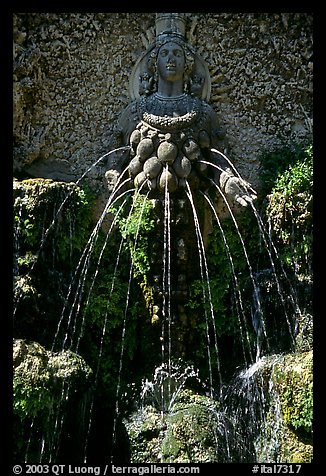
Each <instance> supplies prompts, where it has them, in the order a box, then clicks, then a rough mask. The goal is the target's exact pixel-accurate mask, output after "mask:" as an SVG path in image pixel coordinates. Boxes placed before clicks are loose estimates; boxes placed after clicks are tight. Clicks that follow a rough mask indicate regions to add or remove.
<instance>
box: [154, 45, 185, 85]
mask: <svg viewBox="0 0 326 476" xmlns="http://www.w3.org/2000/svg"><path fill="white" fill-rule="evenodd" d="M184 69H185V55H184V51H183V49H182V47H181V46H179V45H178V44H177V43H175V42H173V41H170V42H168V43H165V44H164V45H162V46H161V48H160V50H159V52H158V57H157V71H158V74H159V76H160V77H161V78H162V79H164V80H166V81H179V80H182V79H183V73H184Z"/></svg>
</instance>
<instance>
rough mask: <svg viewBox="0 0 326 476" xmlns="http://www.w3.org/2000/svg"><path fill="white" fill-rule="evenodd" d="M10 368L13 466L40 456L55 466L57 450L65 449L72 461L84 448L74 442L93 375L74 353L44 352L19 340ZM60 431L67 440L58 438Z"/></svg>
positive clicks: (30, 343)
mask: <svg viewBox="0 0 326 476" xmlns="http://www.w3.org/2000/svg"><path fill="white" fill-rule="evenodd" d="M13 367H14V369H13V407H14V411H13V420H14V425H13V434H14V442H15V444H14V447H13V453H14V457H15V459H16V461H19V460H25V461H27V462H35V461H36V462H37V461H39V458H40V455H41V454H43V457H44V458H45V459H48V460H52V461H54V458H55V457H56V456H57V452H58V450H59V449H60V448H61V449H62V448H64V449H65V448H69V450H70V451H71V457H72V458H73V457H74V455H73V454H72V453H73V452H74V451H80V448H82V446H81V445H79V443H77V442H79V441H80V440H79V439H80V438H82V437H83V432H84V431H85V428H82V421H81V420H82V418H83V417H82V415H83V412H84V411H85V403H87V401H88V400H87V394H88V392H89V390H90V388H91V384H92V370H91V369H90V367H89V366H88V365H87V364H86V363H85V361H84V360H83V359H82V358H81V357H80V356H79V355H77V354H74V353H73V352H70V351H62V352H51V351H47V350H45V348H44V347H43V346H41V345H40V344H38V343H37V342H27V341H25V340H22V339H14V346H13ZM59 417H60V418H59ZM63 427H65V428H66V430H67V434H68V432H69V434H70V441H68V440H69V438H68V437H67V438H68V440H65V438H64V437H61V429H62V428H63ZM71 435H74V437H73V438H71ZM69 445H70V446H69ZM73 445H75V446H76V448H77V447H78V445H79V446H80V447H79V448H77V449H76V448H73Z"/></svg>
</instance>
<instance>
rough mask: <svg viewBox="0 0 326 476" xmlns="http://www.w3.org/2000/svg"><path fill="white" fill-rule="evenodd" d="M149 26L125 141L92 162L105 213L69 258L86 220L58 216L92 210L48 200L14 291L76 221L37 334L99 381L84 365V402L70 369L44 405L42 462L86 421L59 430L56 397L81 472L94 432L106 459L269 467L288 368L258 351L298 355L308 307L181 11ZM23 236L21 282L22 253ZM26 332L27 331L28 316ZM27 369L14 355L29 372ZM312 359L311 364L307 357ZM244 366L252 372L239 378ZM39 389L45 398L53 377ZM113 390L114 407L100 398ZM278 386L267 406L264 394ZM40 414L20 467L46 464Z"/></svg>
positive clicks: (68, 199) (71, 199)
mask: <svg viewBox="0 0 326 476" xmlns="http://www.w3.org/2000/svg"><path fill="white" fill-rule="evenodd" d="M155 27H156V29H155V39H154V42H153V44H151V45H150V46H149V47H148V49H147V50H146V52H145V53H144V54H143V55H142V56H141V57H140V58H139V59H138V61H137V62H136V64H135V66H134V68H133V70H132V72H131V76H130V96H131V102H130V104H129V105H128V106H127V107H126V109H125V110H124V111H123V112H122V114H121V116H120V120H119V123H118V124H117V127H116V130H115V132H114V136H115V145H116V147H115V148H114V149H112V150H110V151H109V152H107V153H106V154H105V155H104V156H102V157H101V158H100V159H98V160H97V161H96V163H95V164H94V165H93V166H94V167H96V165H97V164H98V163H99V162H100V163H101V164H102V163H103V164H104V163H105V168H106V171H105V179H106V182H107V189H108V192H109V197H108V200H107V203H106V205H105V207H104V210H103V212H102V214H101V217H100V219H99V220H98V222H97V223H96V225H95V227H94V228H93V230H92V231H91V233H90V234H89V235H88V236H87V237H86V238H85V237H84V238H85V241H86V245H85V246H84V248H81V249H80V250H79V251H80V254H79V255H78V257H76V256H74V254H73V245H72V243H74V246H75V247H76V241H75V242H74V241H73V240H74V239H75V235H74V230H75V229H77V228H78V227H80V226H81V223H82V218H81V217H79V216H78V213H76V216H73V214H71V215H69V218H68V217H67V215H65V213H64V212H65V210H67V209H68V210H69V207H70V209H72V208H73V207H75V206H76V203H80V202H81V201H82V200H83V199H84V200H85V202H87V200H86V199H85V197H81V196H80V195H79V193H80V192H79V191H78V189H77V187H71V188H70V189H68V190H66V191H65V194H64V196H61V197H59V199H58V200H57V199H56V198H55V200H54V203H55V205H54V207H53V216H50V219H49V216H48V215H47V209H45V210H44V211H43V213H44V228H43V229H42V231H41V247H40V249H39V250H38V252H37V254H35V255H33V256H30V260H31V263H32V264H31V266H30V267H29V272H28V273H27V276H26V277H25V280H24V282H23V283H21V284H20V289H21V290H22V289H23V288H24V289H26V287H27V285H28V284H29V281H28V279H27V278H29V276H30V275H31V274H32V272H35V271H36V272H37V271H38V270H39V269H40V267H41V262H42V260H45V261H46V260H47V259H48V257H47V256H46V255H47V253H48V252H49V249H51V246H49V245H50V240H53V241H52V243H54V240H55V238H56V236H60V226H67V224H66V220H67V219H68V222H69V224H68V226H69V230H70V234H71V238H72V241H71V242H70V245H69V251H68V252H67V249H66V248H65V252H64V259H66V260H67V259H68V257H69V261H70V262H71V265H72V268H73V269H74V271H73V272H71V270H70V274H69V279H68V278H67V280H66V281H65V280H62V281H60V279H61V277H60V276H56V275H55V263H56V262H57V261H58V256H57V255H56V251H55V249H56V248H55V246H53V247H52V262H53V276H54V279H55V280H57V281H56V282H60V283H61V287H60V297H61V304H62V309H61V310H60V311H59V316H60V317H59V319H57V320H56V321H54V326H53V327H52V328H51V329H50V328H49V329H44V330H42V332H43V334H42V332H40V340H42V339H43V335H46V338H47V339H48V340H49V339H50V340H51V352H52V354H50V356H48V357H47V358H49V359H50V360H51V359H53V358H54V356H56V353H59V354H60V353H62V355H63V356H65V355H66V354H65V352H71V354H68V357H67V358H71V359H72V360H74V356H75V355H79V354H80V355H82V356H84V355H85V356H87V357H88V358H89V360H90V361H91V367H92V372H91V371H90V369H89V367H88V366H87V365H86V364H85V365H84V367H83V364H82V363H79V367H78V370H80V369H82V370H83V371H84V372H85V375H86V376H87V378H86V377H85V376H83V375H82V376H81V377H80V380H81V382H82V388H83V389H84V387H85V381H87V383H88V390H87V391H86V392H84V393H83V391H81V390H80V389H79V387H78V384H77V387H75V383H76V382H75V380H73V383H71V381H70V380H71V376H70V374H69V372H67V373H66V374H65V373H64V372H62V374H60V378H62V379H63V380H62V384H61V385H62V392H61V397H60V396H59V397H58V398H59V405H58V404H57V403H55V404H54V403H50V404H49V408H51V410H50V416H51V417H50V418H48V420H47V422H50V423H47V425H50V428H52V429H53V428H54V433H55V435H56V438H53V439H51V438H50V437H49V434H50V432H49V431H48V429H47V431H46V432H43V434H42V444H41V450H40V451H39V455H40V457H39V460H40V461H43V462H44V461H45V460H46V459H47V458H49V460H50V461H51V462H53V461H59V459H60V457H61V458H62V455H64V457H65V458H68V459H69V456H67V454H66V452H65V450H64V449H63V447H64V445H65V444H68V447H69V444H71V442H70V440H69V437H70V436H69V435H70V434H71V433H72V432H73V424H74V421H75V420H74V418H75V419H76V418H77V419H78V416H75V417H74V418H72V419H71V420H72V422H73V423H72V424H70V423H69V421H68V422H66V421H65V418H64V410H63V409H62V408H63V405H62V404H61V402H64V401H65V400H69V399H71V398H72V397H71V395H76V394H77V395H79V394H80V392H81V393H82V395H80V398H79V400H78V399H77V400H78V402H77V403H78V405H77V406H78V408H79V410H78V411H79V412H80V414H79V415H82V417H81V418H82V424H81V426H82V430H81V431H80V434H81V435H82V436H80V435H79V436H80V439H82V440H83V441H81V442H80V445H79V448H78V451H76V454H77V453H78V458H83V459H84V461H85V462H86V461H87V462H88V461H90V462H92V460H94V462H96V463H97V461H96V457H98V454H97V453H96V450H97V448H96V446H97V445H98V443H99V441H98V439H97V435H96V433H97V429H98V428H101V429H102V431H103V434H101V444H103V450H102V454H103V455H104V456H102V458H103V461H105V462H106V461H113V462H121V461H125V462H126V461H127V462H129V461H130V462H136V463H141V462H143V463H148V462H158V463H160V462H188V463H189V462H190V463H191V462H255V461H256V460H257V451H258V450H257V448H263V449H262V450H261V453H262V454H264V455H267V457H268V458H269V461H274V460H273V458H276V459H275V461H276V460H277V458H278V456H275V454H277V455H278V454H279V453H278V446H277V445H278V444H280V443H279V441H278V440H277V435H276V434H274V433H273V435H272V439H273V445H274V446H273V448H272V449H270V448H267V447H266V445H265V446H264V442H262V441H261V439H259V438H260V436H261V434H263V433H264V432H265V434H266V435H267V433H268V432H270V431H271V429H270V425H271V423H270V422H268V421H266V414H268V412H270V407H273V405H274V407H273V408H275V409H277V412H278V413H277V414H278V415H280V412H281V410H280V409H281V406H282V404H284V401H285V400H286V398H285V400H284V398H283V396H280V393H279V392H278V391H276V390H275V389H280V388H281V387H282V385H281V383H280V382H279V380H278V377H277V376H276V377H275V375H274V369H277V370H278V372H280V371H281V370H280V368H281V367H280V366H281V365H282V362H283V360H282V359H281V358H279V357H277V358H275V359H274V358H273V357H271V358H270V359H268V358H265V355H266V354H267V355H268V354H273V352H275V349H276V351H277V352H282V351H283V350H284V349H289V348H291V349H292V348H295V345H296V336H297V333H298V329H297V327H296V326H297V317H298V316H299V315H301V314H300V313H301V311H300V308H299V305H298V302H297V299H296V297H295V296H294V294H293V293H292V292H291V293H290V294H286V292H287V289H289V288H285V287H284V282H289V280H288V279H287V278H288V277H287V275H286V272H285V270H284V268H282V267H280V265H279V259H278V254H277V250H276V248H275V246H274V244H273V242H272V240H271V237H270V235H269V234H268V233H267V231H266V228H265V225H264V223H263V221H262V219H261V216H260V214H259V213H258V211H257V209H256V207H255V202H256V201H257V193H256V192H255V190H254V189H253V188H252V186H251V185H250V183H248V182H247V181H246V180H244V179H243V178H242V177H241V175H240V174H239V173H238V171H237V169H236V168H235V166H234V165H233V164H232V162H231V161H230V159H229V158H228V157H227V156H226V155H225V154H224V152H222V151H220V146H219V125H218V122H217V118H216V114H215V112H214V110H213V108H212V107H211V106H210V105H209V99H210V89H211V88H210V77H209V72H208V68H207V65H206V64H205V61H204V60H203V59H202V58H201V57H200V56H199V55H198V54H197V53H196V51H195V50H194V48H193V47H192V46H191V45H190V44H189V43H187V41H186V23H185V16H184V14H180V13H160V14H156V23H155ZM86 174H87V172H86ZM76 185H78V181H77V184H76ZM24 200H25V197H24V196H22V197H20V204H21V208H20V209H19V211H18V212H17V216H18V220H17V221H18V222H19V223H21V222H22V221H23V220H24V219H25V218H24V208H23V206H24ZM56 200H57V201H56ZM77 209H78V208H77ZM108 217H109V220H108V222H109V225H108V227H107V230H106V233H105V234H104V237H103V236H102V235H101V227H102V225H103V222H104V220H107V218H108ZM25 221H26V219H25ZM246 221H247V222H248V223H249V226H253V225H252V224H253V223H255V226H254V227H253V228H252V229H251V232H252V234H253V235H254V238H257V240H256V241H260V242H261V243H262V245H261V248H262V249H263V251H262V256H263V258H264V264H266V263H267V264H268V268H267V265H266V269H265V268H264V269H263V270H261V269H260V270H259V271H257V269H256V267H254V265H253V263H252V253H251V250H250V249H249V248H250V244H248V243H249V242H248V241H246V239H245V237H244V234H243V225H244V223H246ZM26 223H27V225H29V223H28V221H27V222H26ZM57 226H58V227H59V228H58V230H59V231H57V232H56V231H55V230H56V227H57ZM244 226H245V225H244ZM16 231H17V233H16V236H15V243H17V246H16V248H15V251H16V255H17V263H18V262H19V260H20V265H18V264H17V266H16V267H17V270H18V271H17V273H18V275H19V272H20V271H19V269H21V268H20V267H21V266H22V260H21V258H20V256H21V253H22V251H21V249H20V248H19V247H20V239H19V228H17V230H16ZM85 231H86V230H85ZM230 236H232V239H231V240H230ZM231 241H232V243H231ZM84 243H85V242H84ZM108 244H110V246H108ZM76 248H77V247H76ZM239 250H240V253H239ZM239 254H240V255H241V256H240V258H239ZM236 260H238V261H240V262H241V264H239V263H238V262H236ZM29 264H30V263H29ZM222 264H223V266H221V265H222ZM24 265H25V266H27V263H25V264H24ZM105 266H109V267H108V268H107V269H103V268H105ZM18 281H19V279H17V282H18ZM290 288H291V286H290ZM29 289H30V290H29V293H30V297H31V299H33V296H34V295H35V294H36V291H35V290H34V289H33V286H32V285H31V286H30V288H29ZM271 289H273V292H274V293H275V294H276V295H278V297H279V303H278V306H276V305H275V309H276V310H277V311H279V312H280V319H279V321H278V322H277V324H276V326H278V327H279V333H278V334H277V336H276V337H271V330H272V331H274V330H275V327H276V326H275V324H274V322H273V319H274V318H275V316H272V318H271V316H270V315H269V313H268V311H267V310H266V307H267V306H268V305H271V307H273V306H274V303H273V304H272V303H271V302H269V301H268V297H269V292H270V290H271ZM290 291H291V289H290ZM20 297H21V296H20V295H18V299H17V303H18V304H17V306H16V307H15V312H16V310H17V309H18V311H17V313H18V315H19V309H21V308H20V307H19V306H20V305H21V304H20ZM97 299H98V300H99V301H100V302H101V305H100V306H99V307H97V306H96V305H95V304H94V303H95V302H96V300H97ZM266 302H267V304H266ZM226 303H227V304H226ZM231 307H232V309H231ZM226 308H227V310H226ZM20 312H21V311H20ZM56 312H58V309H56ZM227 315H229V316H230V319H229V321H228V322H227V323H226V322H225V316H227ZM231 316H232V318H231ZM52 324H53V322H52ZM228 326H229V329H228V332H229V334H228V332H226V331H225V329H226V328H227V327H228ZM24 332H29V330H28V322H27V324H26V328H25V329H24ZM24 332H22V334H24ZM28 335H30V336H32V334H28ZM230 336H231V337H230ZM280 336H281V338H280ZM19 337H24V335H21V336H19ZM96 339H97V340H96ZM108 339H109V340H108ZM94 340H96V342H97V345H96V346H94ZM229 345H234V350H233V351H232V352H233V354H232V356H233V357H234V359H235V362H233V363H232V365H231V364H230V362H229V366H230V367H229V368H226V367H225V366H224V362H225V361H226V358H225V357H226V354H227V353H228V352H229ZM110 346H112V348H109V347H110ZM19 348H20V347H19ZM24 349H25V348H24ZM33 349H34V348H33ZM33 349H32V352H34V350H33ZM17 352H18V351H17ZM33 355H34V354H32V356H33ZM41 355H43V350H42V351H40V352H39V356H41ZM60 355H61V354H60ZM42 358H43V357H42ZM43 360H44V358H43ZM231 360H232V359H231ZM33 362H34V361H33ZM265 363H266V365H265ZM20 364H21V363H20V360H19V358H17V367H18V369H19V371H20V372H21V373H22V372H23V370H24V369H21V368H20ZM33 365H35V366H37V365H39V364H37V363H34V364H33ZM304 365H305V368H306V367H307V368H308V367H309V365H310V360H309V359H308V358H307V359H305V360H304ZM241 366H242V367H243V366H244V367H245V370H243V369H242V370H240V371H238V370H239V368H241ZM199 369H200V371H199ZM234 374H235V375H234ZM74 375H75V374H74ZM90 375H92V379H93V380H92V382H91V383H89V382H90V380H91V377H90ZM231 375H232V376H233V378H231ZM56 378H57V379H58V377H56ZM60 378H59V381H60ZM288 378H289V379H290V377H288ZM291 378H292V377H291ZM273 379H274V380H273ZM306 379H307V382H308V383H309V385H310V383H311V382H310V380H309V377H306ZM39 381H40V382H41V383H40V386H42V385H43V386H44V388H46V385H47V380H46V378H44V377H43V376H41V377H40V379H39ZM272 381H273V384H272V383H271V382H272ZM60 382H61V381H60ZM59 386H60V385H59ZM18 387H19V385H18ZM108 388H109V389H110V399H111V401H110V402H109V403H107V404H103V403H102V402H103V401H105V400H107V399H108V397H107V395H108V394H106V393H105V392H106V390H107V389H108ZM309 388H310V387H309ZM98 389H100V390H98ZM271 389H272V390H273V392H274V391H275V400H273V401H272V403H271V402H270V400H269V399H268V397H267V394H268V391H270V390H271ZM56 391H57V390H56ZM45 393H46V392H45ZM59 394H60V392H59ZM42 395H43V394H42ZM234 396H235V398H234ZM39 398H40V399H41V397H39ZM42 398H43V397H42ZM282 398H283V400H282ZM287 398H288V399H289V398H290V397H289V396H287ZM291 398H292V397H291ZM100 400H101V404H99V401H100ZM286 401H287V400H286ZM239 402H240V403H239ZM302 405H304V404H302ZM35 406H36V407H37V404H35ZM304 409H305V411H306V414H307V418H306V420H305V422H304V424H302V422H301V420H300V419H299V418H297V419H296V415H294V416H293V415H288V419H289V421H290V420H291V422H292V424H293V421H294V426H295V425H297V427H296V429H298V428H299V429H300V430H302V428H303V430H302V431H306V432H308V430H307V428H308V423H307V421H308V420H309V418H310V407H309V406H307V405H306V406H305V407H304ZM42 411H43V410H42ZM60 412H61V413H60ZM244 414H245V418H244ZM31 415H32V417H33V418H32V423H31V425H30V428H29V427H28V423H26V425H27V426H26V428H24V431H25V432H26V434H27V435H28V438H29V441H31V442H32V443H33V444H31V445H28V446H27V448H25V460H26V461H30V458H36V457H37V456H36V453H37V448H36V447H37V445H35V439H36V438H37V437H38V433H39V432H40V431H41V430H40V429H39V427H38V426H37V425H40V426H42V423H40V421H39V420H38V414H37V412H36V411H35V412H34V413H33V412H32V413H31ZM101 420H103V421H105V424H104V423H103V422H102V421H101ZM277 421H278V423H279V421H280V420H279V419H278V420H277ZM248 422H250V423H251V424H250V425H249V423H248ZM51 425H52V426H51ZM246 425H248V426H247V427H246ZM35 427H36V430H34V428H35ZM202 427H205V432H203V433H201V430H200V429H201V428H202ZM58 428H59V431H57V429H58ZM34 431H35V434H34V433H33V432H34ZM64 431H66V433H64ZM62 434H64V435H63V436H62ZM144 435H145V436H144ZM146 435H147V436H146ZM305 435H306V433H305ZM48 440H51V441H48ZM128 441H129V445H128ZM30 447H31V448H32V451H33V453H32V454H30V453H29V452H30ZM81 448H82V449H81ZM67 453H68V451H67ZM81 453H82V456H81ZM58 455H59V456H58ZM142 458H146V460H142ZM68 459H67V461H68Z"/></svg>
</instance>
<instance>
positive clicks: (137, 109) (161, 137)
mask: <svg viewBox="0 0 326 476" xmlns="http://www.w3.org/2000/svg"><path fill="white" fill-rule="evenodd" d="M130 94H131V97H132V99H133V100H132V102H131V103H130V104H129V106H128V107H127V108H126V109H125V110H124V111H123V113H122V115H121V117H120V121H119V125H118V135H119V143H118V145H119V146H122V145H129V146H130V152H129V154H128V155H127V156H126V157H125V160H124V161H123V162H120V167H121V170H122V168H123V166H125V165H126V163H127V162H128V161H129V175H130V177H131V178H132V179H133V182H134V185H135V186H136V187H137V188H140V187H141V186H142V189H143V190H144V191H148V189H150V190H151V191H153V193H152V196H156V195H158V194H160V193H164V190H165V187H166V186H167V189H168V191H169V192H171V193H172V192H176V191H177V190H180V189H185V188H186V183H187V182H188V183H189V186H190V188H191V189H196V188H200V189H204V190H205V189H207V187H208V186H211V185H210V184H209V182H208V180H207V178H210V179H212V180H214V181H215V183H217V184H218V185H219V186H220V187H221V190H222V192H223V193H224V194H225V195H226V197H227V198H228V199H230V201H236V202H238V203H239V204H240V205H243V206H246V205H247V204H248V202H250V201H251V200H252V199H253V198H255V194H254V193H251V194H250V193H248V188H247V187H246V185H248V184H246V182H244V181H243V180H242V179H240V178H239V177H237V176H235V175H234V174H233V173H232V171H231V169H230V165H229V164H228V163H227V162H226V161H225V160H224V159H223V154H220V156H219V155H218V154H216V153H215V154H213V153H212V149H213V150H216V149H218V136H219V130H218V123H217V117H216V114H215V111H214V110H213V108H212V107H211V106H210V105H209V104H208V102H207V100H208V99H209V95H210V78H209V74H208V69H207V66H206V64H205V63H204V61H203V60H202V59H201V58H200V57H199V56H198V55H197V54H196V52H195V51H194V49H193V48H192V46H191V45H189V44H188V43H186V41H185V17H184V14H180V13H163V14H162V13H161V14H157V15H156V42H155V44H154V45H151V46H150V47H149V48H148V50H147V51H146V53H145V54H144V55H143V56H142V57H141V58H140V59H139V60H138V62H137V63H136V65H135V67H134V70H133V72H132V75H131V81H130ZM205 162H210V163H214V164H215V165H217V166H218V167H219V169H218V168H216V167H215V168H213V167H209V166H208V165H207V163H205ZM108 175H109V176H110V180H111V179H112V176H111V175H112V174H110V173H109V174H108ZM113 185H114V183H113ZM111 188H112V187H111Z"/></svg>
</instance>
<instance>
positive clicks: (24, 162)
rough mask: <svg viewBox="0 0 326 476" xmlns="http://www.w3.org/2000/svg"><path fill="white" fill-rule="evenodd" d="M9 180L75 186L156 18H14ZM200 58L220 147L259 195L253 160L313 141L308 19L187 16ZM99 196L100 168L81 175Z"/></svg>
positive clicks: (101, 148)
mask: <svg viewBox="0 0 326 476" xmlns="http://www.w3.org/2000/svg"><path fill="white" fill-rule="evenodd" d="M13 21H14V29H13V32H14V78H13V79H14V139H15V142H14V173H15V174H16V175H17V176H19V177H24V176H26V174H29V175H31V176H41V177H45V178H54V179H62V180H77V179H78V178H79V177H81V175H82V174H84V173H85V172H86V170H87V169H88V168H89V167H90V166H91V165H92V164H93V163H94V162H96V161H97V160H98V159H99V158H100V157H101V156H102V155H103V154H105V153H106V152H108V151H109V147H110V139H111V137H112V131H113V128H114V125H115V123H116V121H117V119H118V117H119V114H120V113H121V111H122V110H123V108H124V107H125V106H126V105H127V104H128V102H129V100H130V99H129V94H128V86H129V85H128V81H129V77H130V72H131V69H132V67H133V65H134V64H135V62H136V60H137V59H138V57H139V56H140V54H141V53H142V52H143V51H145V49H146V47H147V46H148V44H150V43H151V42H152V40H153V39H154V25H155V13H60V14H58V13H21V14H15V15H14V18H13ZM187 35H188V40H189V41H190V42H191V43H192V44H193V46H194V47H195V48H196V50H197V51H198V52H199V53H200V54H201V55H202V56H203V57H204V59H205V60H206V61H207V64H208V67H209V71H210V74H211V78H212V94H211V100H210V103H211V104H212V105H213V107H214V109H215V110H216V112H217V115H218V118H219V121H220V124H221V127H222V129H223V130H224V133H225V139H224V143H223V147H225V152H226V154H227V155H228V157H229V158H230V159H231V160H232V161H233V163H234V164H235V165H236V166H237V168H238V170H239V172H240V173H241V175H242V176H243V177H244V178H246V179H248V180H249V181H251V183H253V184H254V185H255V186H256V187H258V188H259V183H258V182H257V170H258V167H259V154H261V153H262V151H264V150H270V149H271V147H272V146H273V145H274V144H281V143H283V142H286V143H288V142H292V141H300V142H306V143H309V142H311V140H312V76H313V70H312V15H311V14H306V13H252V14H249V13H188V14H187ZM85 177H86V179H87V180H88V182H89V184H90V186H91V187H92V188H93V189H94V190H98V191H99V192H100V191H101V190H102V192H103V187H104V181H103V169H102V168H101V167H94V168H92V169H91V171H90V172H89V173H87V175H86V176H85Z"/></svg>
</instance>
